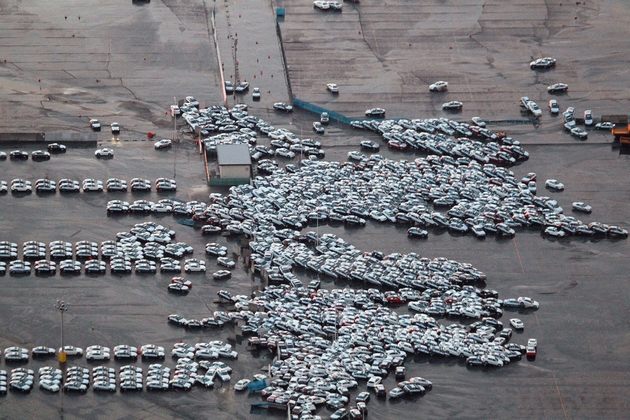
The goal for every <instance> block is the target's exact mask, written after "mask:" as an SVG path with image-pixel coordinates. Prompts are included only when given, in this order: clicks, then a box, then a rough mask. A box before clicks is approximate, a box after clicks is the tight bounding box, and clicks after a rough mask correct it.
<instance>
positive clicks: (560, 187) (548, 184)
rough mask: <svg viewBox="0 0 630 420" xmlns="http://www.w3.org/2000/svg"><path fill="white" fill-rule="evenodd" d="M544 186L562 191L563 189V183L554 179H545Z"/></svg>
mask: <svg viewBox="0 0 630 420" xmlns="http://www.w3.org/2000/svg"><path fill="white" fill-rule="evenodd" d="M545 187H547V188H551V189H553V190H557V191H562V190H564V184H563V183H562V182H559V181H558V180H556V179H548V180H546V181H545Z"/></svg>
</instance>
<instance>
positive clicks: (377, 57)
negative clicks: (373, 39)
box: [355, 8, 385, 64]
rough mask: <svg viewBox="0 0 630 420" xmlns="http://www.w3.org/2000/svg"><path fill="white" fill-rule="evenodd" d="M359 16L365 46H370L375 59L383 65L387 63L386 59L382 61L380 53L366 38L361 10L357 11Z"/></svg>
mask: <svg viewBox="0 0 630 420" xmlns="http://www.w3.org/2000/svg"><path fill="white" fill-rule="evenodd" d="M355 10H356V11H357V13H358V15H359V27H360V28H361V36H362V37H363V41H365V44H366V45H367V46H368V48H369V49H370V51H372V54H373V55H374V57H375V58H376V59H377V60H378V61H379V62H380V63H381V64H383V62H384V61H385V60H384V59H382V58H381V57H379V56H378V52H377V51H376V50H375V49H374V48H373V47H372V44H370V43H369V42H368V40H367V39H366V38H365V28H364V27H363V19H362V17H361V11H360V10H359V9H356V8H355Z"/></svg>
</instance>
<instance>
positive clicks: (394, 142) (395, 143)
mask: <svg viewBox="0 0 630 420" xmlns="http://www.w3.org/2000/svg"><path fill="white" fill-rule="evenodd" d="M387 146H388V147H391V148H392V149H396V150H403V151H404V150H407V149H408V148H409V145H408V144H407V143H401V142H399V141H398V140H390V141H388V142H387Z"/></svg>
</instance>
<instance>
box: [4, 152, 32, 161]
mask: <svg viewBox="0 0 630 420" xmlns="http://www.w3.org/2000/svg"><path fill="white" fill-rule="evenodd" d="M9 158H11V159H22V160H26V159H28V152H24V151H22V150H13V151H12V152H10V153H9Z"/></svg>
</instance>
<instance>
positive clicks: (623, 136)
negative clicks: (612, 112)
mask: <svg viewBox="0 0 630 420" xmlns="http://www.w3.org/2000/svg"><path fill="white" fill-rule="evenodd" d="M611 132H612V135H613V136H615V141H619V143H620V144H622V145H630V124H622V125H619V126H615V127H613V128H612V129H611Z"/></svg>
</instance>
